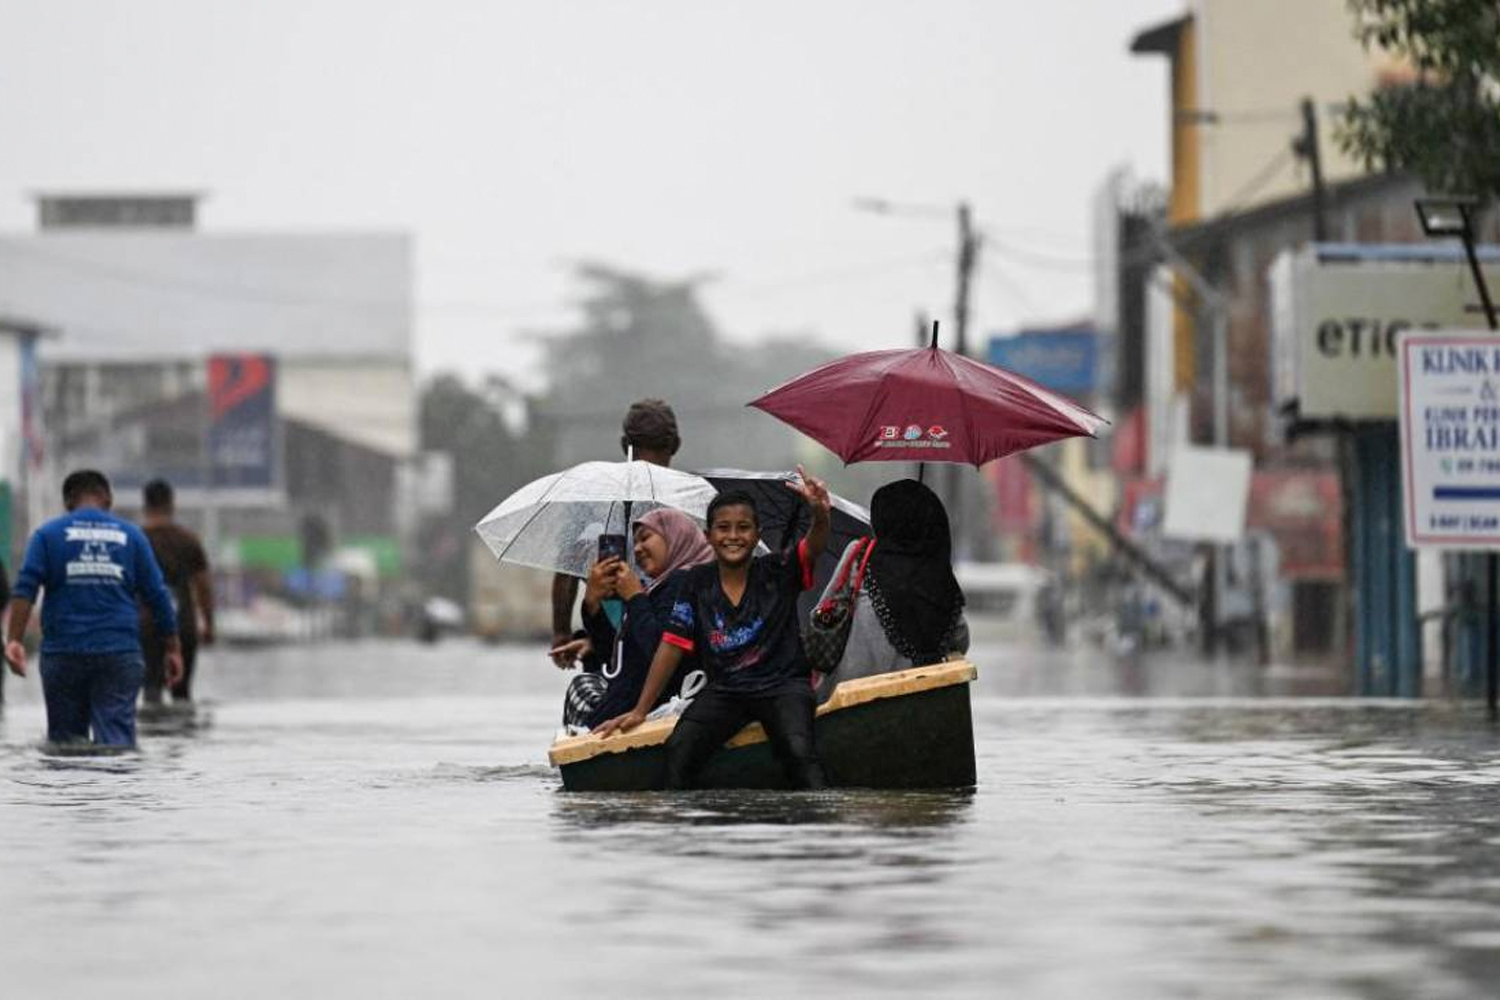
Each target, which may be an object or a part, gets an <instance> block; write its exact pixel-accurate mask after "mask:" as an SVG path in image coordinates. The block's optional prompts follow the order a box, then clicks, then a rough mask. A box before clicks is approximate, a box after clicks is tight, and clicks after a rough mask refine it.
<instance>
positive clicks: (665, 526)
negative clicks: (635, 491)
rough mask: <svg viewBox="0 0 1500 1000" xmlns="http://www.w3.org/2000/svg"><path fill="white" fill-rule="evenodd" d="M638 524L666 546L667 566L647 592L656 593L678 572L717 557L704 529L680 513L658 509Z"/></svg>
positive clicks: (638, 519) (645, 516)
mask: <svg viewBox="0 0 1500 1000" xmlns="http://www.w3.org/2000/svg"><path fill="white" fill-rule="evenodd" d="M635 524H643V525H645V526H646V527H648V528H650V529H651V530H652V531H654V532H656V533H657V534H658V535H660V536H661V537H662V538H664V539H666V542H667V558H666V566H665V567H664V568H663V569H662V571H661V572H660V573H658V574H657V575H656V577H655V578H654V579H653V580H652V581H651V586H650V587H649V588H647V589H648V590H655V589H656V588H657V586H658V585H660V584H661V582H662V581H663V580H665V579H666V578H667V577H669V576H671V575H672V574H673V573H674V572H675V571H677V570H679V569H687V568H688V567H689V566H697V565H699V564H700V563H706V562H709V561H711V560H712V559H713V557H714V550H713V549H711V548H709V545H708V539H707V538H704V537H703V529H702V528H700V527H698V525H697V524H695V523H694V522H693V519H692V518H690V517H688V516H687V515H686V514H684V513H683V512H682V511H680V510H673V509H672V508H671V507H658V508H657V509H656V510H653V511H652V512H651V513H649V514H643V515H641V516H640V517H638V518H636V519H635Z"/></svg>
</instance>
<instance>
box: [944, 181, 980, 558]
mask: <svg viewBox="0 0 1500 1000" xmlns="http://www.w3.org/2000/svg"><path fill="white" fill-rule="evenodd" d="M978 263H979V234H978V233H976V232H975V231H974V214H973V210H972V209H971V208H970V207H969V203H968V202H967V201H961V202H959V203H958V261H957V270H958V273H957V280H956V282H955V287H954V293H953V327H954V331H955V336H954V342H953V352H954V353H955V354H961V355H964V356H965V357H967V356H968V353H969V290H970V288H971V287H972V285H973V278H974V268H975V266H976V265H977V264H978ZM963 476H964V469H963V468H962V467H961V466H958V465H949V466H948V489H947V493H948V497H947V500H948V519H949V522H950V523H951V524H952V525H953V528H954V532H955V538H954V540H955V541H956V542H957V544H956V545H955V546H954V554H955V556H956V557H958V558H960V559H962V558H966V557H967V556H968V555H969V553H970V548H971V547H970V545H969V532H968V530H967V528H966V525H965V524H964V517H963V513H964V502H963V501H964V495H963V487H964V479H963Z"/></svg>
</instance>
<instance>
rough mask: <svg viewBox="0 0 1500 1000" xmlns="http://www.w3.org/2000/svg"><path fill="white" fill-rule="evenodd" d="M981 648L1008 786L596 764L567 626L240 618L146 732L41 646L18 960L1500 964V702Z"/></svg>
mask: <svg viewBox="0 0 1500 1000" xmlns="http://www.w3.org/2000/svg"><path fill="white" fill-rule="evenodd" d="M976 659H977V660H978V661H979V663H980V667H981V670H982V671H985V672H986V676H985V677H984V680H983V681H982V682H981V684H980V685H979V686H978V688H977V689H976V699H975V731H976V734H977V739H976V759H977V764H978V769H979V780H980V785H979V788H978V789H977V791H974V792H972V793H931V792H871V791H858V792H856V791H836V792H818V793H773V792H748V793H733V792H722V791H720V792H700V793H692V794H688V795H667V794H662V793H637V794H621V795H602V794H569V793H564V792H562V791H560V790H559V787H558V782H557V779H556V776H555V773H554V772H553V771H552V770H551V768H549V767H548V766H547V765H546V763H545V750H546V744H547V742H548V740H549V739H550V737H551V734H552V731H553V729H554V728H555V726H556V722H557V719H556V713H557V704H558V701H557V699H558V695H559V693H560V691H561V687H562V685H563V684H564V683H565V681H566V677H565V675H561V674H558V673H557V672H555V671H554V670H552V669H551V668H550V667H549V666H547V665H546V663H545V661H544V659H543V658H542V656H541V655H540V654H539V653H536V651H533V650H525V651H519V650H504V649H500V650H493V649H483V648H480V647H475V646H468V645H460V644H454V645H448V646H439V647H437V648H436V649H427V648H416V647H411V646H406V645H401V644H394V645H388V646H380V645H366V646H354V647H334V646H330V647H321V648H318V649H314V650H282V651H271V652H260V653H256V654H233V655H231V654H226V653H222V652H213V653H211V655H210V656H209V657H208V659H207V660H206V661H205V662H204V664H203V674H202V677H203V680H202V687H203V690H204V691H205V692H206V693H208V694H209V695H210V697H211V698H212V699H213V700H212V701H210V702H207V703H205V704H202V705H199V706H197V707H195V708H193V709H192V710H188V711H179V710H177V709H167V710H164V711H161V712H156V713H152V714H151V715H150V716H148V717H147V718H146V719H144V720H143V723H142V726H141V752H140V753H138V754H132V755H128V756H122V757H63V756H51V755H47V754H44V753H43V752H42V750H41V737H42V735H43V730H44V727H43V723H42V712H41V705H40V700H39V698H38V696H37V691H36V689H35V684H34V681H32V682H28V684H26V685H24V686H23V685H21V684H18V683H14V684H12V685H10V686H9V689H8V691H7V694H8V695H9V696H10V697H11V699H12V701H11V703H10V704H8V705H7V706H6V708H5V712H4V715H3V716H0V828H3V829H4V832H5V839H6V847H7V852H6V858H7V860H5V861H3V862H0V900H3V901H4V904H5V905H4V906H0V940H3V941H5V942H6V945H5V952H4V953H5V955H6V960H5V973H4V982H5V986H4V987H3V992H4V995H5V996H7V997H9V996H17V997H30V996H38V995H65V994H73V993H78V994H85V993H94V992H98V993H107V994H108V995H110V996H112V997H117V998H133V997H141V998H145V997H152V998H155V997H160V996H178V995H212V996H227V997H237V996H245V997H250V996H254V997H263V996H266V995H286V996H323V995H345V994H347V993H349V992H351V991H352V990H354V989H358V990H359V992H360V993H361V994H362V995H365V996H369V997H387V996H389V997H405V996H424V995H444V996H475V997H480V996H483V997H487V998H488V997H494V996H496V995H505V994H507V993H517V994H521V995H539V994H542V993H543V992H546V993H575V992H582V993H608V994H611V995H637V994H641V993H645V992H650V993H651V994H653V995H660V996H668V997H670V996H702V995H705V994H712V995H750V996H761V995H777V996H780V995H804V996H811V995H822V994H827V995H835V996H908V995H921V996H933V995H953V996H990V995H994V994H996V993H997V992H1003V993H1008V994H1015V995H1020V996H1042V997H1047V996H1055V997H1077V996H1107V997H1143V998H1146V997H1149V998H1158V997H1172V996H1204V995H1207V996H1214V997H1224V996H1228V997H1267V996H1317V997H1360V998H1364V997H1368V998H1382V1000H1383V998H1387V997H1390V998H1396V997H1401V998H1404V997H1413V996H1424V997H1471V996H1488V995H1493V984H1494V983H1495V982H1497V981H1500V739H1497V737H1496V734H1495V731H1494V730H1493V729H1492V728H1491V727H1489V726H1488V725H1487V724H1486V723H1485V722H1484V720H1483V718H1482V715H1481V714H1480V712H1479V711H1478V710H1477V709H1476V708H1473V707H1470V706H1455V705H1448V704H1417V705H1413V704H1396V703H1376V702H1353V701H1347V700H1338V699H1321V700H1300V701H1299V700H1286V699H1251V698H1243V697H1237V696H1234V695H1236V694H1237V693H1243V692H1246V691H1254V690H1257V687H1256V685H1257V683H1258V682H1256V681H1254V680H1253V679H1251V680H1246V679H1244V678H1241V677H1237V676H1235V675H1234V674H1233V673H1232V672H1231V671H1230V670H1229V668H1226V667H1225V666H1224V665H1222V664H1220V665H1217V666H1214V667H1204V668H1203V671H1204V675H1203V676H1198V675H1195V674H1193V673H1192V672H1191V671H1192V670H1193V666H1192V665H1191V664H1178V665H1174V666H1171V667H1152V668H1150V669H1151V671H1152V672H1151V674H1150V677H1149V678H1148V683H1147V684H1146V685H1145V689H1146V690H1150V691H1153V692H1158V693H1160V692H1163V691H1172V690H1176V691H1188V692H1191V693H1193V694H1195V695H1206V696H1209V697H1195V698H1178V697H1152V698H1148V699H1129V698H1121V697H1117V696H1101V695H1106V694H1107V693H1108V692H1110V691H1118V690H1119V688H1118V686H1116V687H1111V683H1112V682H1111V679H1110V671H1111V670H1112V669H1113V667H1111V665H1109V664H1108V663H1102V662H1089V661H1087V660H1084V661H1081V662H1078V663H1075V664H1059V663H1058V662H1056V661H1055V660H1049V659H1046V658H1044V657H1033V656H1031V655H1030V654H1029V653H1027V652H1026V651H1024V650H991V651H980V654H979V655H978V656H976ZM1070 671H1071V673H1070ZM1184 671H1186V673H1184ZM1173 678H1177V679H1178V680H1180V683H1178V680H1174V679H1173ZM1127 680H1128V682H1129V683H1131V684H1138V683H1139V682H1140V681H1141V677H1140V676H1139V671H1138V669H1137V673H1136V674H1132V675H1131V678H1128V679H1127ZM1025 691H1041V692H1046V693H1048V694H1050V695H1055V694H1056V693H1057V692H1060V691H1066V692H1079V693H1082V694H1084V695H1086V697H1076V698H1060V697H1046V698H1017V697H1014V695H1015V694H1016V693H1018V692H1025ZM1226 695H1229V696H1226ZM59 941H65V942H66V945H67V946H66V947H59Z"/></svg>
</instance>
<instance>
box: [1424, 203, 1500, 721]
mask: <svg viewBox="0 0 1500 1000" xmlns="http://www.w3.org/2000/svg"><path fill="white" fill-rule="evenodd" d="M1416 204H1417V218H1418V219H1420V220H1421V222H1422V232H1424V233H1426V234H1427V235H1428V236H1456V237H1458V238H1459V239H1460V240H1462V241H1463V244H1464V256H1465V257H1467V258H1468V260H1469V272H1470V273H1471V274H1473V275H1474V284H1475V286H1476V287H1478V289H1479V301H1480V303H1481V304H1483V306H1484V318H1485V319H1486V320H1488V321H1489V324H1490V329H1491V330H1497V331H1500V320H1497V319H1496V316H1495V303H1494V301H1493V300H1492V299H1491V298H1490V288H1489V285H1487V284H1485V280H1484V269H1483V268H1481V267H1480V266H1479V254H1478V253H1477V252H1475V250H1474V215H1475V213H1476V212H1477V211H1478V209H1479V201H1478V199H1475V198H1469V197H1462V196H1454V197H1440V198H1418V199H1417V200H1416ZM1485 576H1486V577H1487V578H1488V579H1487V582H1486V586H1485V590H1486V591H1487V592H1488V599H1487V601H1486V604H1487V605H1488V607H1487V609H1486V610H1487V612H1488V613H1487V614H1486V615H1485V619H1486V631H1487V635H1486V641H1485V645H1486V646H1488V647H1489V653H1490V662H1489V665H1488V669H1487V670H1486V671H1485V679H1484V687H1485V692H1484V697H1485V701H1486V703H1487V704H1488V706H1489V712H1490V720H1491V721H1494V719H1496V718H1497V713H1500V710H1497V707H1496V703H1495V699H1496V687H1497V684H1496V674H1497V673H1500V605H1497V602H1496V597H1497V594H1496V590H1497V584H1500V556H1497V555H1496V554H1495V553H1494V552H1490V553H1488V554H1487V555H1486V556H1485Z"/></svg>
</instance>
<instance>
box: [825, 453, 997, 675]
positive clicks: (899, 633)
mask: <svg viewBox="0 0 1500 1000" xmlns="http://www.w3.org/2000/svg"><path fill="white" fill-rule="evenodd" d="M870 527H871V529H872V532H873V534H874V536H875V537H874V539H873V541H867V540H865V539H859V540H856V541H853V542H850V543H849V545H848V547H847V548H846V549H845V550H844V554H843V557H842V558H841V559H840V561H839V566H838V569H836V570H835V571H834V574H833V580H832V581H831V582H830V583H829V585H828V589H827V590H825V591H824V593H823V599H824V600H826V599H827V598H829V597H831V596H832V593H833V590H834V588H835V586H836V585H837V583H838V581H839V580H840V579H842V578H844V577H845V569H846V566H847V565H848V564H849V563H851V562H852V561H853V560H854V559H856V558H860V559H863V558H864V554H865V553H864V546H865V545H867V544H868V545H873V548H871V549H870V550H869V558H868V560H867V561H865V564H864V565H865V569H864V575H863V577H860V578H859V580H860V586H859V591H858V593H857V594H856V597H855V602H854V618H853V621H852V622H851V623H850V626H849V641H848V644H847V645H846V646H845V647H844V655H843V657H842V658H841V659H840V660H839V665H838V667H837V668H836V669H835V670H834V671H833V673H831V674H828V675H827V676H826V677H824V678H823V679H822V680H821V681H820V682H819V684H818V700H819V701H826V700H827V699H828V697H829V695H831V694H832V693H833V689H834V687H835V686H836V685H837V684H838V683H839V682H840V681H847V680H852V679H854V678H856V677H868V676H871V675H873V674H883V673H888V672H890V671H893V670H905V669H906V668H908V667H914V666H915V667H920V666H926V665H927V664H929V663H939V662H941V661H943V660H947V659H949V658H951V657H952V656H953V655H954V654H963V653H967V652H968V650H969V626H968V623H967V622H966V621H965V620H964V594H963V591H962V590H961V589H959V586H958V581H957V580H956V579H955V578H954V576H953V562H952V559H953V543H952V539H951V534H950V531H949V527H948V512H947V511H946V510H944V509H943V502H942V501H941V500H939V499H938V496H937V494H936V493H934V492H933V491H932V490H931V489H929V488H928V487H927V486H925V485H923V484H922V483H919V482H917V481H916V480H915V479H902V480H898V481H896V482H894V483H889V484H887V485H885V486H882V487H881V488H880V489H878V490H876V491H875V495H874V496H873V497H871V498H870ZM854 568H855V569H857V567H854ZM819 603H821V600H820V602H819Z"/></svg>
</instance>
